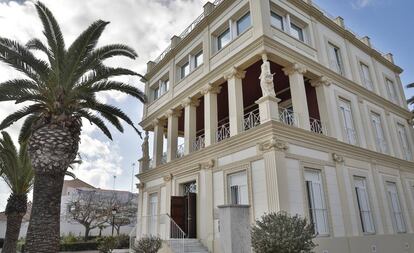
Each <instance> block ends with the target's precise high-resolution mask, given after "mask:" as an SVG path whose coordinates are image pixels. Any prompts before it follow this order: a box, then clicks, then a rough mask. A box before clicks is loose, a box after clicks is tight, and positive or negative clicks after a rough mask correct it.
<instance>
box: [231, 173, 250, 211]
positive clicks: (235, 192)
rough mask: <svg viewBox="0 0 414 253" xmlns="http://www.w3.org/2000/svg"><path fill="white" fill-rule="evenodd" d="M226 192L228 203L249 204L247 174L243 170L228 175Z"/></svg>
mask: <svg viewBox="0 0 414 253" xmlns="http://www.w3.org/2000/svg"><path fill="white" fill-rule="evenodd" d="M228 193H229V195H228V196H229V200H230V204H233V205H247V204H249V198H248V194H247V174H246V172H245V171H244V172H239V173H235V174H230V175H228Z"/></svg>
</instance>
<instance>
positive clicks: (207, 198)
mask: <svg viewBox="0 0 414 253" xmlns="http://www.w3.org/2000/svg"><path fill="white" fill-rule="evenodd" d="M214 167H215V161H214V160H209V161H207V162H204V163H201V164H200V183H199V193H198V194H199V198H200V201H201V203H203V204H202V206H203V208H200V217H203V218H202V219H200V226H199V233H198V234H199V238H200V239H201V241H202V242H203V244H204V245H205V246H206V247H207V248H208V250H209V252H213V241H214V216H213V210H214V207H213V171H212V170H213V168H214Z"/></svg>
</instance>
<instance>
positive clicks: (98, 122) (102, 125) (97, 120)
mask: <svg viewBox="0 0 414 253" xmlns="http://www.w3.org/2000/svg"><path fill="white" fill-rule="evenodd" d="M77 113H78V114H79V116H81V117H83V118H85V119H87V120H89V122H91V123H93V124H95V125H96V126H97V127H98V128H99V129H101V131H102V132H103V133H104V134H105V135H106V136H107V137H108V138H109V139H110V140H112V135H111V132H110V131H109V129H108V128H107V127H106V126H105V123H104V122H103V121H102V119H100V118H99V117H97V116H95V115H93V114H92V113H90V112H88V111H86V110H79V111H77Z"/></svg>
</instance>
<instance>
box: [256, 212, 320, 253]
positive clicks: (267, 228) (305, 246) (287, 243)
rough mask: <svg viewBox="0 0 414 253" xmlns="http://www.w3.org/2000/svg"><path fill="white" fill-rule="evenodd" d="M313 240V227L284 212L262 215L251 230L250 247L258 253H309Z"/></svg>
mask: <svg viewBox="0 0 414 253" xmlns="http://www.w3.org/2000/svg"><path fill="white" fill-rule="evenodd" d="M314 238H315V234H314V229H313V225H311V224H309V223H308V221H307V220H306V219H305V218H301V217H299V216H298V215H295V216H293V217H292V216H289V215H288V214H287V213H286V212H279V213H270V214H267V215H264V216H262V217H261V220H257V221H256V225H255V226H253V228H252V247H253V249H254V251H255V252H258V253H276V252H277V253H297V252H301V253H310V252H312V250H313V249H314V248H315V247H316V244H314V243H313V241H312V240H313V239H314Z"/></svg>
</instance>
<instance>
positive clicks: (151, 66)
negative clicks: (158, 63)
mask: <svg viewBox="0 0 414 253" xmlns="http://www.w3.org/2000/svg"><path fill="white" fill-rule="evenodd" d="M154 66H155V62H153V61H149V62H147V73H149V72H150V71H151V69H152V68H154Z"/></svg>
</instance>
